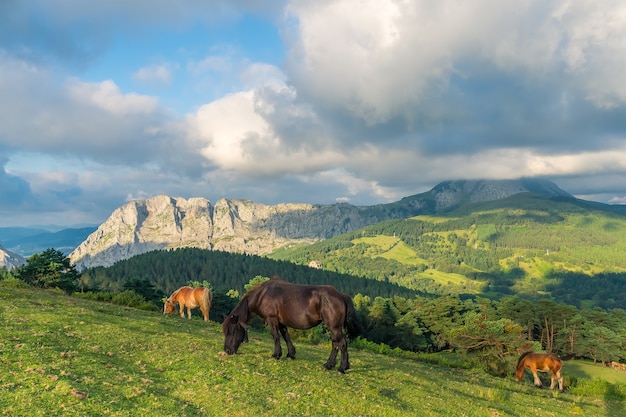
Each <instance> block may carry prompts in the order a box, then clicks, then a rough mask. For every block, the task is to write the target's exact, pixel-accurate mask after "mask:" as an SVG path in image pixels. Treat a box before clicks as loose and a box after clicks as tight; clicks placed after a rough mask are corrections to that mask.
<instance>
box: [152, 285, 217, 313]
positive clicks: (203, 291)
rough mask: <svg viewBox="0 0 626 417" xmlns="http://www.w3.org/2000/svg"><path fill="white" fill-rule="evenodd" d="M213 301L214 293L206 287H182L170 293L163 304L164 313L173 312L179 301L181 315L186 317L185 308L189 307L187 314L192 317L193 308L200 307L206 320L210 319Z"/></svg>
mask: <svg viewBox="0 0 626 417" xmlns="http://www.w3.org/2000/svg"><path fill="white" fill-rule="evenodd" d="M212 301H213V293H212V292H211V290H210V289H208V288H205V287H196V288H192V287H187V286H185V287H180V288H179V289H177V290H176V291H174V292H173V293H172V295H170V296H169V297H168V298H167V300H165V304H164V305H163V314H170V313H173V312H174V310H175V308H174V306H175V305H176V303H178V308H179V309H180V316H181V317H183V318H184V317H185V308H187V316H188V317H189V318H191V310H193V309H194V308H198V307H199V308H200V311H202V316H203V317H204V321H209V310H210V309H211V302H212Z"/></svg>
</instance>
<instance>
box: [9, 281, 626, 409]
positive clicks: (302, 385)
mask: <svg viewBox="0 0 626 417" xmlns="http://www.w3.org/2000/svg"><path fill="white" fill-rule="evenodd" d="M222 347H223V337H222V335H221V327H220V325H219V324H218V323H215V322H211V323H205V322H203V321H202V320H200V319H192V320H186V319H181V318H180V317H178V316H175V315H173V316H164V315H162V314H160V313H156V312H147V311H142V310H137V309H132V308H125V307H120V306H117V305H112V304H108V303H102V302H96V301H91V300H85V299H80V298H75V297H69V296H66V295H64V294H61V293H57V292H54V291H43V290H35V289H25V288H7V287H4V286H2V285H1V283H0V368H1V370H2V372H1V373H0V415H3V416H26V415H28V416H48V415H60V414H63V415H66V414H67V415H78V416H84V415H108V416H131V415H132V416H136V415H146V416H147V415H150V416H168V415H182V416H197V415H198V416H199V415H203V416H206V415H211V416H213V415H215V416H217V415H219V416H222V415H225V416H233V417H234V416H251V415H256V416H281V415H293V416H318V415H319V416H327V415H342V416H415V415H419V416H531V415H532V416H535V415H542V416H557V415H558V416H560V415H586V416H616V415H620V414H621V415H624V414H626V407H625V403H624V397H623V395H622V394H621V393H623V391H624V389H623V386H621V385H618V384H617V382H616V381H614V382H606V381H604V380H602V381H603V382H602V383H601V384H599V383H596V385H595V386H594V387H593V389H588V390H584V389H581V390H579V391H578V392H576V391H575V388H576V387H573V388H571V390H570V391H566V392H565V393H558V392H556V393H555V392H552V391H549V390H546V389H544V390H540V389H536V388H534V387H533V386H532V385H531V383H530V382H528V381H527V380H525V381H523V382H522V383H517V382H515V381H514V380H513V379H512V378H496V377H492V376H489V375H487V374H485V373H483V372H481V371H477V370H467V369H460V368H451V367H444V366H440V365H436V364H433V363H429V362H430V361H426V360H412V359H406V358H401V357H396V356H389V355H380V354H375V353H373V352H370V351H367V350H360V349H357V348H355V347H354V346H351V347H350V359H351V364H352V368H351V369H350V370H348V372H347V374H346V375H341V374H338V373H337V372H334V371H326V370H324V369H323V368H322V364H323V363H324V362H325V361H326V359H327V357H328V353H329V351H330V345H329V343H322V344H320V345H310V344H307V343H305V342H302V341H299V342H298V341H296V348H297V349H298V358H297V359H296V360H295V361H292V360H279V361H276V360H274V359H271V358H270V355H271V352H272V342H271V338H270V336H269V335H268V333H267V331H265V330H260V331H254V330H251V331H250V342H249V343H248V344H244V345H242V347H241V348H240V352H239V354H237V355H233V356H223V355H221V354H220V352H221V350H222ZM572 364H574V363H573V362H572V363H569V362H568V363H567V366H570V365H572ZM584 365H586V364H584ZM566 369H567V368H566ZM607 370H608V369H607ZM583 372H589V371H588V370H587V371H584V370H583ZM612 372H619V371H612ZM577 378H579V383H580V380H581V378H582V376H578V377H577ZM595 380H597V379H594V381H595ZM590 381H591V380H590Z"/></svg>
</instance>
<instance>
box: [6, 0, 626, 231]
mask: <svg viewBox="0 0 626 417" xmlns="http://www.w3.org/2000/svg"><path fill="white" fill-rule="evenodd" d="M624 68H626V3H624V2H623V0H615V1H613V0H575V1H574V0H516V1H494V0H472V1H465V0H455V1H453V0H438V1H436V2H433V1H430V0H413V1H403V0H396V1H387V0H329V1H326V0H310V1H293V2H290V1H270V0H264V1H255V0H214V1H209V0H206V1H205V0H178V1H174V2H173V1H167V0H108V1H106V2H93V1H88V0H2V1H0V226H30V225H43V224H57V225H67V226H70V225H78V224H99V223H101V222H103V221H104V220H106V218H107V217H108V216H109V215H110V214H111V212H112V211H113V210H114V209H115V208H117V207H119V206H121V205H123V204H124V203H126V202H127V201H130V200H133V199H143V198H148V197H152V196H155V195H158V194H167V195H171V196H179V197H185V198H188V197H195V196H201V197H206V198H208V199H209V200H210V201H212V202H216V201H217V200H218V199H220V198H222V197H228V198H244V199H250V200H254V201H258V202H262V203H266V204H275V203H278V202H310V203H321V204H330V203H334V202H349V203H352V204H356V205H370V204H377V203H383V202H390V201H395V200H397V199H400V198H402V197H404V196H408V195H412V194H417V193H421V192H425V191H428V190H430V189H431V188H432V187H434V186H435V185H436V184H437V183H439V182H441V181H445V180H452V179H476V178H493V179H505V178H518V177H535V176H536V177H543V178H548V179H550V180H552V181H554V182H555V183H556V184H557V185H559V186H560V187H561V188H563V189H564V190H566V191H568V192H570V193H572V194H574V195H576V196H577V197H580V198H584V199H588V200H594V201H601V202H606V203H612V204H613V203H626V78H625V72H624V71H625V70H624Z"/></svg>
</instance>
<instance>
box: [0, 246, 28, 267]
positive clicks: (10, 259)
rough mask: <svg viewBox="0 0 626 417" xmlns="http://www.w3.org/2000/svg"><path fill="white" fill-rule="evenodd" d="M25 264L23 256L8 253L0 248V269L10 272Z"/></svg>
mask: <svg viewBox="0 0 626 417" xmlns="http://www.w3.org/2000/svg"><path fill="white" fill-rule="evenodd" d="M25 263H26V259H25V258H24V257H23V256H20V255H18V254H16V253H13V252H10V251H8V250H6V249H4V248H3V247H2V246H0V268H6V269H7V270H9V271H10V270H11V269H13V268H17V267H18V266H21V265H24V264H25Z"/></svg>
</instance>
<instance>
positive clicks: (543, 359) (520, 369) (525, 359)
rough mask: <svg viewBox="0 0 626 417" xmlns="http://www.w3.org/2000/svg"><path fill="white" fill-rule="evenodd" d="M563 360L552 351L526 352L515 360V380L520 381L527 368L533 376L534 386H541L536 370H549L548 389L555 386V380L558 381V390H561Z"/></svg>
mask: <svg viewBox="0 0 626 417" xmlns="http://www.w3.org/2000/svg"><path fill="white" fill-rule="evenodd" d="M562 367H563V362H562V361H561V359H559V357H558V356H556V355H555V354H554V353H535V352H526V353H523V354H522V356H520V358H519V360H518V361H517V369H515V376H516V378H517V381H518V382H519V381H521V380H522V377H523V376H524V371H525V370H526V368H529V369H530V371H531V372H532V373H533V377H534V378H535V386H537V387H541V380H540V379H539V377H538V376H537V371H550V380H551V384H550V389H554V388H555V387H556V382H557V381H558V382H559V391H561V392H562V391H563V376H562V375H561V368H562Z"/></svg>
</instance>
